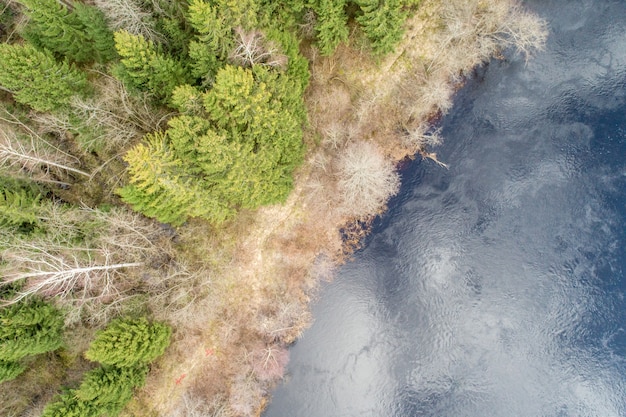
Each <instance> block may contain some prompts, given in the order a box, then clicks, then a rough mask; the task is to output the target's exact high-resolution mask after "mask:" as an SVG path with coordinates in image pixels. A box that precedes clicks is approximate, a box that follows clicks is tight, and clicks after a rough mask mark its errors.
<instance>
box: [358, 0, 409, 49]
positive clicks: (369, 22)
mask: <svg viewBox="0 0 626 417" xmlns="http://www.w3.org/2000/svg"><path fill="white" fill-rule="evenodd" d="M356 3H357V4H358V5H359V7H360V8H361V12H362V14H361V15H360V16H358V17H357V18H356V21H357V22H358V23H359V26H360V27H361V29H362V30H363V33H364V34H365V36H366V37H367V39H369V41H370V45H371V47H372V50H373V52H374V53H375V54H377V55H383V54H386V53H389V52H392V51H393V50H394V48H395V47H396V45H397V44H398V42H400V40H401V39H402V34H403V33H404V28H403V24H404V21H405V20H406V17H407V14H406V12H405V11H404V10H403V9H402V6H403V2H402V0H356Z"/></svg>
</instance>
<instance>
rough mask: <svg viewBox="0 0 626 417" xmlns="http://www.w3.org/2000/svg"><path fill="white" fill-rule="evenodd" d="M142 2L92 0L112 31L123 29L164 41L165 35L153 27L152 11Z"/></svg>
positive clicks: (131, 0) (150, 38)
mask: <svg viewBox="0 0 626 417" xmlns="http://www.w3.org/2000/svg"><path fill="white" fill-rule="evenodd" d="M142 3H143V2H141V1H136V0H94V4H95V6H96V7H97V8H99V9H100V10H102V12H103V13H104V15H105V16H106V17H107V19H108V22H109V26H110V27H111V29H113V30H114V31H115V30H118V29H125V30H127V31H128V32H129V33H132V34H133V35H142V36H143V37H144V38H146V39H149V40H151V41H153V42H164V41H165V37H164V36H163V35H162V34H160V33H159V32H157V30H156V29H155V21H154V19H153V17H152V13H150V12H149V11H148V10H146V9H145V8H144V7H143V5H142Z"/></svg>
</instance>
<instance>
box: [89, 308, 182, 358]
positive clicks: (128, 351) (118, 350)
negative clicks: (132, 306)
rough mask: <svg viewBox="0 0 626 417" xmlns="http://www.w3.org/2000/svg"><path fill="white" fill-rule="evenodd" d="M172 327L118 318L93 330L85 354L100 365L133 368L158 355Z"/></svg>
mask: <svg viewBox="0 0 626 417" xmlns="http://www.w3.org/2000/svg"><path fill="white" fill-rule="evenodd" d="M171 332H172V331H171V329H170V328H169V326H167V325H165V324H162V323H149V322H148V320H146V319H145V318H142V319H117V320H114V321H112V322H111V323H110V324H109V325H108V326H107V328H106V329H104V330H101V331H99V332H98V333H96V338H95V340H94V341H93V342H92V343H91V345H90V346H89V349H88V350H87V351H86V352H85V357H86V358H87V359H89V360H92V361H97V362H100V363H102V364H103V365H111V366H115V367H120V368H121V367H136V366H138V365H144V364H148V363H150V362H152V361H153V360H155V359H156V358H157V357H159V356H161V355H162V354H163V352H165V349H166V348H167V347H168V346H169V344H170V335H171Z"/></svg>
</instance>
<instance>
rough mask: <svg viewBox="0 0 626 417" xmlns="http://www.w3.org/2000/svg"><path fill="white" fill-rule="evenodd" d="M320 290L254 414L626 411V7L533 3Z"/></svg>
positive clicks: (397, 416)
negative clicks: (280, 381)
mask: <svg viewBox="0 0 626 417" xmlns="http://www.w3.org/2000/svg"><path fill="white" fill-rule="evenodd" d="M528 6H529V7H531V8H532V9H534V10H536V11H537V13H539V14H540V15H542V16H543V17H545V18H546V19H547V20H548V21H549V23H550V29H551V35H550V38H549V40H548V44H547V50H546V51H545V52H543V53H540V54H539V55H538V56H537V57H535V58H534V59H533V60H532V61H530V62H529V63H528V64H525V63H524V61H523V60H521V59H519V58H514V57H512V58H511V59H509V60H507V61H504V62H491V63H490V64H489V65H488V66H486V67H485V68H484V69H483V70H481V71H479V74H478V76H477V77H476V78H475V79H474V80H471V81H470V82H469V83H468V85H467V86H466V87H465V88H464V89H463V90H462V91H461V92H459V94H458V95H457V98H456V101H455V106H454V108H453V110H452V111H451V113H450V114H449V115H448V116H446V117H445V118H444V120H443V122H442V123H443V125H442V127H443V134H444V137H445V140H446V142H445V144H444V145H443V146H441V147H440V148H438V149H437V153H438V156H439V157H440V158H441V159H442V160H443V161H445V162H446V163H448V164H449V165H450V169H449V170H445V169H442V168H441V167H438V166H436V165H435V164H433V163H430V162H427V161H426V162H424V161H422V162H416V163H415V164H413V165H412V166H411V167H410V168H408V169H407V170H406V171H404V172H403V173H402V175H403V187H402V190H401V193H400V195H399V196H398V197H396V198H395V199H394V200H393V201H392V203H391V208H390V210H389V212H388V213H387V214H386V215H385V217H384V218H383V219H381V220H380V221H379V222H378V224H377V226H376V227H375V230H374V233H373V234H372V235H371V236H370V237H369V238H368V240H367V245H366V247H365V248H364V249H363V250H361V251H360V252H359V253H357V254H356V256H355V260H354V262H352V263H349V264H347V265H345V266H344V267H343V268H342V269H341V271H340V273H339V276H338V277H337V279H336V280H335V281H334V282H333V283H332V284H329V285H327V286H326V287H325V288H324V289H323V291H322V292H321V295H320V298H319V301H318V302H317V303H316V305H315V306H314V308H313V313H314V317H315V319H316V321H315V323H314V325H313V326H312V327H311V329H309V330H308V331H307V332H306V333H305V335H304V337H303V339H302V340H301V341H299V342H298V343H297V344H296V345H295V347H294V348H293V349H292V355H291V358H292V359H291V363H290V365H289V370H288V372H289V376H288V378H287V381H286V383H285V384H284V385H283V386H281V387H280V388H279V389H278V390H277V391H276V393H275V394H274V398H273V400H272V403H271V404H270V406H269V408H268V410H267V411H266V413H265V416H266V417H286V416H291V417H318V416H319V417H322V416H324V417H341V416H350V417H352V416H355V417H356V416H385V417H386V416H393V417H405V416H433V417H435V416H437V417H448V416H449V417H465V416H467V417H470V416H471V417H489V416H498V417H500V416H502V417H525V416H529V417H531V416H533V417H534V416H546V417H553V416H554V417H557V416H558V417H561V416H563V417H564V416H568V417H569V416H580V417H595V416H597V417H613V416H616V417H624V416H626V330H625V328H624V326H625V319H626V300H625V299H624V292H625V290H626V276H625V274H624V270H625V268H626V249H625V248H626V227H625V225H626V2H624V1H608V0H598V1H585V0H578V1H570V0H554V1H536V2H530V3H528Z"/></svg>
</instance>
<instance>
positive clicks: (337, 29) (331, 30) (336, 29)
mask: <svg viewBox="0 0 626 417" xmlns="http://www.w3.org/2000/svg"><path fill="white" fill-rule="evenodd" d="M345 7H346V2H345V0H339V1H333V0H319V2H317V3H316V4H315V7H314V10H315V13H316V14H317V24H316V25H315V30H316V31H317V43H318V45H319V48H320V52H321V53H322V55H330V54H332V53H333V52H334V50H335V48H336V47H337V45H339V43H340V42H345V41H346V40H348V35H349V33H350V31H349V29H348V16H347V15H346V13H345V10H344V9H345Z"/></svg>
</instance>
